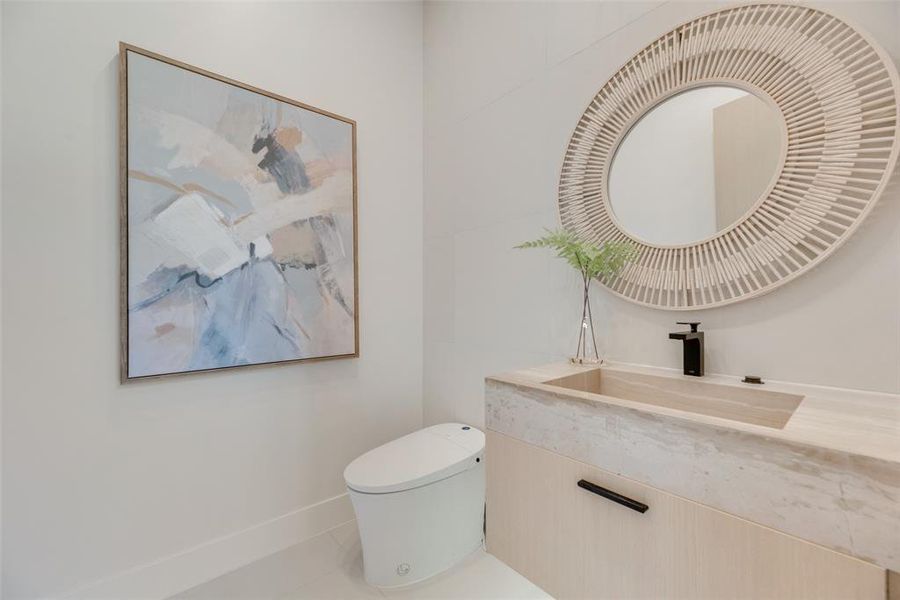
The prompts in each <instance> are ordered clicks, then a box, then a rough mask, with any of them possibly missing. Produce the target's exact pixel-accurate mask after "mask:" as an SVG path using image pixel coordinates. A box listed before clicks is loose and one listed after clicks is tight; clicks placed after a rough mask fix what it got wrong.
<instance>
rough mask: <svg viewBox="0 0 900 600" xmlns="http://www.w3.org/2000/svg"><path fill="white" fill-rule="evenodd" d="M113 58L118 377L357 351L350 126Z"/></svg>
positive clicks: (196, 75)
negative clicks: (116, 69)
mask: <svg viewBox="0 0 900 600" xmlns="http://www.w3.org/2000/svg"><path fill="white" fill-rule="evenodd" d="M119 63H120V113H119V114H120V119H119V120H120V158H119V161H120V169H121V181H120V184H121V211H120V212H121V259H120V262H121V271H122V277H121V319H122V325H121V330H122V339H121V344H122V358H121V377H122V380H123V381H130V380H134V379H140V378H146V377H156V376H161V375H172V374H178V373H193V372H198V371H210V370H215V369H225V368H231V367H243V366H250V365H263V364H275V363H288V362H295V361H304V360H318V359H327V358H342V357H354V356H359V314H358V308H359V302H358V280H359V279H358V273H357V233H356V232H357V198H356V123H355V122H354V121H353V120H351V119H348V118H345V117H341V116H338V115H335V114H332V113H329V112H326V111H324V110H321V109H318V108H314V107H312V106H308V105H306V104H303V103H300V102H296V101H294V100H289V99H287V98H283V97H281V96H278V95H275V94H272V93H269V92H266V91H263V90H260V89H257V88H254V87H251V86H248V85H245V84H242V83H239V82H237V81H233V80H231V79H228V78H225V77H222V76H220V75H216V74H214V73H210V72H207V71H204V70H202V69H198V68H196V67H192V66H189V65H186V64H183V63H181V62H178V61H175V60H172V59H169V58H166V57H163V56H160V55H158V54H155V53H152V52H148V51H146V50H143V49H140V48H136V47H134V46H131V45H128V44H120V47H119Z"/></svg>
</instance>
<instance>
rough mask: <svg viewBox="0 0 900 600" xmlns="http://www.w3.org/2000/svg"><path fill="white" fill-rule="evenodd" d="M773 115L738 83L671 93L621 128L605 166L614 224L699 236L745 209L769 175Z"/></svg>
mask: <svg viewBox="0 0 900 600" xmlns="http://www.w3.org/2000/svg"><path fill="white" fill-rule="evenodd" d="M781 138H782V124H781V116H780V115H779V114H778V112H776V110H775V109H774V108H773V107H771V106H770V105H769V104H767V103H766V102H764V101H763V100H761V99H760V98H757V97H756V96H755V95H753V94H751V93H749V92H746V91H744V90H741V89H738V88H735V87H730V86H707V87H701V88H694V89H691V90H688V91H686V92H682V93H680V94H677V95H675V96H673V97H671V98H669V99H668V100H666V101H665V102H662V103H661V104H659V105H657V106H656V107H654V108H653V109H651V110H650V111H649V112H648V113H647V114H646V115H644V116H643V117H642V118H641V119H640V120H639V121H638V122H637V123H636V124H635V125H634V126H633V127H632V128H631V130H630V131H629V132H628V133H627V134H626V135H625V139H624V140H622V143H621V144H620V145H619V148H618V150H617V151H616V154H615V157H614V158H613V162H612V166H611V167H610V172H609V202H610V205H611V207H612V210H613V213H614V214H615V217H616V220H617V221H618V222H619V225H620V226H621V227H622V229H624V230H625V231H627V232H628V233H630V234H632V235H634V236H635V237H637V238H638V239H640V240H642V241H645V242H649V243H651V244H658V245H661V246H666V245H679V244H690V243H694V242H698V241H700V240H703V239H706V238H708V237H710V236H712V235H714V234H715V233H716V232H719V231H721V230H723V229H725V228H727V227H728V226H729V225H732V224H733V223H735V222H736V221H738V220H740V219H741V217H743V216H744V215H745V214H747V211H749V210H750V208H752V207H753V206H754V205H755V204H756V202H757V201H758V200H759V199H760V198H761V196H762V195H763V194H764V193H766V191H767V190H768V186H769V185H770V183H771V182H772V180H773V178H774V177H775V175H776V170H777V169H778V167H779V162H780V158H781V153H782V148H781Z"/></svg>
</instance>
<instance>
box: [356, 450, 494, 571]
mask: <svg viewBox="0 0 900 600" xmlns="http://www.w3.org/2000/svg"><path fill="white" fill-rule="evenodd" d="M349 492H350V499H351V500H352V502H353V509H354V511H355V512H356V520H357V524H358V525H359V536H360V541H361V542H362V550H363V566H364V571H365V578H366V581H367V582H368V583H369V584H370V585H373V586H375V587H379V588H397V587H406V586H408V585H412V584H415V583H418V582H421V581H424V580H425V579H428V578H430V577H433V576H434V575H437V574H439V573H442V572H444V571H446V570H447V569H449V568H451V567H453V566H454V565H456V564H457V563H459V562H460V561H462V560H463V559H464V558H466V557H467V556H469V555H470V554H472V552H474V551H476V550H478V549H479V548H481V547H482V544H483V540H484V529H483V527H484V462H483V461H480V462H478V463H476V464H475V466H473V467H472V468H470V469H467V470H465V471H463V472H461V473H457V474H456V475H453V476H452V477H448V478H447V479H443V480H441V481H437V482H434V483H430V484H428V485H424V486H422V487H419V488H415V489H412V490H404V491H401V492H391V493H386V494H367V493H362V492H357V491H356V490H353V489H350V490H349Z"/></svg>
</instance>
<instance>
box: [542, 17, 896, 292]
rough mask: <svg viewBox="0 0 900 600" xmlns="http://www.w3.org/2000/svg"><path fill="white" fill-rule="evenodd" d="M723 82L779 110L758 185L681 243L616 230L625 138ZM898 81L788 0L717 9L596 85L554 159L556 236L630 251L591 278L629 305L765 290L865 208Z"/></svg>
mask: <svg viewBox="0 0 900 600" xmlns="http://www.w3.org/2000/svg"><path fill="white" fill-rule="evenodd" d="M702 85H731V86H736V87H741V88H744V89H746V90H747V91H750V92H752V93H755V94H756V95H757V96H759V97H761V98H762V99H764V100H766V101H767V102H770V103H771V104H772V105H773V106H775V107H777V109H778V111H779V112H780V113H781V116H782V117H783V119H784V132H785V134H786V138H785V140H784V142H785V143H784V144H783V149H784V151H785V152H784V158H783V160H782V162H781V164H780V166H779V170H778V173H777V175H776V177H775V178H774V179H773V181H772V184H771V185H770V187H769V190H768V191H767V192H766V193H765V194H763V195H762V197H760V199H759V200H758V201H757V202H756V204H755V206H754V207H753V208H752V209H751V210H750V211H749V212H748V213H747V214H746V215H745V216H744V217H743V218H741V219H739V220H738V221H737V222H735V223H734V224H733V225H731V226H730V227H727V228H725V229H723V230H722V231H720V232H718V233H717V234H715V235H714V236H712V237H710V238H708V239H706V240H702V241H700V242H697V243H693V244H686V245H680V246H662V245H655V244H651V243H648V242H646V241H643V240H641V239H638V238H637V237H635V236H633V235H631V234H629V233H628V232H627V231H625V230H623V229H622V228H621V227H620V226H619V225H618V223H617V221H616V220H615V217H614V215H613V212H612V209H611V207H610V204H609V193H608V173H609V167H610V163H611V162H612V159H613V157H614V156H615V153H616V150H617V149H618V147H619V144H620V143H621V142H622V140H623V139H624V137H625V135H626V134H627V133H628V131H629V129H630V128H631V127H632V126H633V125H634V124H635V123H636V122H637V121H638V120H639V119H640V118H641V117H642V116H643V115H644V114H646V113H647V112H648V111H649V110H651V109H652V108H653V107H655V106H656V105H658V104H659V103H660V102H661V101H663V100H664V99H666V98H669V97H671V96H672V95H674V94H676V93H679V92H681V91H684V90H687V89H690V88H694V87H698V86H702ZM898 98H900V78H898V75H897V69H896V66H895V65H894V64H893V62H892V61H891V59H890V57H889V56H888V55H887V54H886V53H885V52H884V51H883V50H882V49H881V48H880V47H879V46H878V45H877V44H876V43H875V42H874V41H873V40H872V39H871V38H870V37H869V36H868V35H867V34H865V33H863V32H862V31H860V30H858V29H857V28H855V27H853V26H852V25H850V24H848V23H847V22H845V21H844V20H842V19H841V18H839V17H837V16H835V15H833V14H831V13H829V12H826V11H822V10H818V9H813V8H808V7H805V6H800V5H797V4H777V3H755V4H745V5H741V6H736V7H733V8H726V9H722V10H718V11H716V12H713V13H709V14H707V15H704V16H701V17H698V18H696V19H693V20H691V21H689V22H687V23H684V24H683V25H680V26H679V27H676V28H675V29H673V30H672V31H669V32H668V33H666V34H665V35H663V36H662V37H660V38H659V39H657V40H656V41H654V42H653V43H652V44H650V45H649V46H647V47H646V48H644V49H643V50H642V51H641V52H639V53H638V54H637V55H635V56H634V57H633V58H632V59H631V60H629V61H628V62H627V63H626V64H625V65H624V66H623V67H622V68H621V69H619V71H618V72H617V73H616V74H615V75H613V76H612V78H610V79H609V81H607V82H606V84H605V85H604V86H603V87H602V88H601V89H600V91H599V92H598V93H597V95H596V96H595V97H594V99H593V101H592V102H591V103H590V105H589V106H588V108H587V110H586V111H585V113H584V115H583V116H582V117H581V119H580V120H579V122H578V125H577V126H576V128H575V132H574V133H573V134H572V138H571V140H570V142H569V146H568V148H567V150H566V154H565V158H564V161H563V166H562V172H561V175H560V183H559V213H560V220H561V222H562V225H563V227H565V228H566V229H568V230H570V231H573V232H575V233H577V234H578V235H579V236H581V237H583V238H584V239H587V240H591V241H593V242H597V243H603V242H606V241H631V242H632V243H633V244H635V246H636V247H637V255H636V258H635V260H634V261H632V262H631V263H630V264H629V265H628V266H627V267H626V268H625V269H624V270H623V271H622V272H621V273H620V274H619V275H618V276H617V277H615V278H613V279H611V280H609V281H603V282H602V283H603V284H604V285H606V287H608V288H609V289H610V290H611V291H612V292H614V293H616V294H618V295H619V296H621V297H623V298H626V299H627V300H630V301H632V302H636V303H638V304H642V305H645V306H651V307H655V308H663V309H670V310H694V309H700V308H711V307H715V306H722V305H725V304H731V303H733V302H738V301H741V300H746V299H749V298H753V297H756V296H759V295H761V294H764V293H766V292H769V291H771V290H773V289H774V288H776V287H778V286H780V285H782V284H784V283H787V282H788V281H790V280H792V279H794V278H795V277H798V276H799V275H801V274H803V273H805V272H806V271H808V270H809V269H811V268H812V267H813V266H815V265H816V264H818V263H820V262H821V261H822V260H824V259H825V258H827V257H828V255H829V254H831V253H832V252H833V251H834V250H835V249H836V248H838V247H839V246H840V245H841V244H842V243H843V242H844V241H845V240H846V239H847V238H848V237H849V236H850V234H852V233H853V231H854V230H855V229H856V228H857V227H858V226H859V225H860V223H861V222H862V221H863V219H864V218H865V217H866V215H867V214H868V213H869V212H870V211H871V209H872V207H873V206H874V204H875V201H876V200H877V199H878V196H879V195H880V194H881V192H882V190H883V189H884V187H885V185H887V182H888V179H889V177H890V175H891V173H892V172H893V170H894V167H895V165H896V163H897V154H898V147H900V146H898V140H897V127H898V118H900V108H898Z"/></svg>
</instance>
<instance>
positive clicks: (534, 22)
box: [425, 1, 547, 129]
mask: <svg viewBox="0 0 900 600" xmlns="http://www.w3.org/2000/svg"><path fill="white" fill-rule="evenodd" d="M546 19H547V5H546V4H545V3H543V2H440V1H439V2H426V3H425V39H426V44H427V49H426V56H425V73H426V77H427V80H428V81H427V83H426V94H427V95H428V98H427V102H428V104H429V106H430V107H431V109H432V110H430V111H429V112H430V114H429V115H428V117H427V118H426V129H430V128H431V126H432V125H433V124H436V123H455V122H457V121H458V120H459V119H461V118H463V117H465V116H468V115H470V114H472V113H473V112H475V111H476V110H478V109H480V108H482V107H484V106H485V105H487V104H488V103H490V102H493V101H495V100H497V99H498V98H499V97H501V96H502V95H503V94H505V93H507V92H509V91H511V90H513V89H515V88H516V87H518V86H520V85H522V84H523V83H525V82H527V81H528V80H530V79H531V78H532V77H534V74H535V73H536V72H538V71H539V70H540V69H541V68H543V66H544V64H545V61H546Z"/></svg>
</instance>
